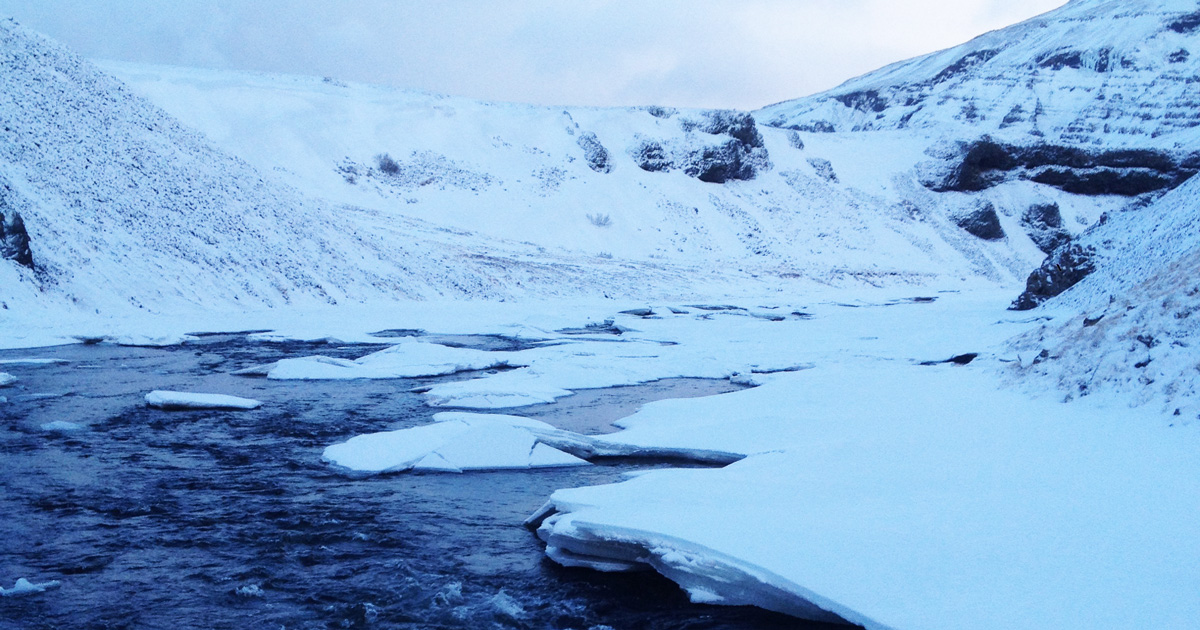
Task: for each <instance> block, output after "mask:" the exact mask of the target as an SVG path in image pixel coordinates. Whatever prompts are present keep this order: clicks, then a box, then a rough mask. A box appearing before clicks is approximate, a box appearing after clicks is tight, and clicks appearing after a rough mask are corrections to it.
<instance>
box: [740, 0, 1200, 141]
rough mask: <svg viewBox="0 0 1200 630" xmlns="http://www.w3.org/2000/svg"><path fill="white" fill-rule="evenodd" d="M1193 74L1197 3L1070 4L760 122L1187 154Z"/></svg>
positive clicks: (1194, 111)
mask: <svg viewBox="0 0 1200 630" xmlns="http://www.w3.org/2000/svg"><path fill="white" fill-rule="evenodd" d="M1198 75H1200V4H1198V3H1197V2H1195V0H1072V2H1070V3H1068V4H1067V5H1066V6H1064V7H1062V8H1060V9H1057V10H1055V11H1051V12H1050V13H1047V14H1045V15H1043V16H1040V17H1037V18H1034V19H1032V20H1029V21H1026V22H1023V23H1021V24H1017V25H1015V26H1011V27H1008V28H1005V29H1001V30H997V31H993V32H990V33H987V34H985V35H982V36H980V37H978V38H976V39H974V40H972V41H970V42H968V43H966V44H963V45H962V46H958V47H955V48H950V49H948V50H944V51H941V52H937V53H933V54H931V55H926V56H924V57H920V58H917V59H913V60H910V61H904V62H901V63H897V64H893V65H891V66H888V67H886V68H883V69H882V70H878V71H876V72H872V73H870V74H867V75H864V76H862V77H859V78H856V79H853V80H851V81H848V82H846V83H845V84H843V85H841V86H839V87H838V88H836V89H833V90H831V91H829V92H827V93H824V94H819V95H816V96H813V97H809V98H804V99H799V100H796V101H788V102H784V103H780V104H778V105H773V106H770V107H767V108H765V109H763V110H761V111H760V112H758V115H759V117H760V118H761V120H763V121H764V122H765V123H767V124H770V125H775V126H778V127H786V128H798V129H825V130H837V131H853V130H871V129H929V128H939V129H945V128H953V127H960V128H965V129H969V130H971V133H973V134H974V135H979V134H981V133H989V134H992V135H995V136H997V137H1001V136H1003V137H1005V138H1021V137H1025V138H1041V139H1044V140H1045V141H1046V142H1051V143H1065V144H1073V145H1086V144H1097V143H1099V144H1103V145H1104V146H1106V147H1109V148H1115V147H1118V146H1126V145H1132V146H1158V147H1174V148H1187V149H1192V148H1194V146H1195V143H1193V142H1191V141H1190V140H1191V138H1194V137H1195V134H1194V133H1185V132H1191V131H1193V130H1195V129H1196V128H1197V126H1198V125H1200V97H1197V95H1196V90H1195V82H1196V77H1197V76H1198ZM1181 133H1183V135H1182V136H1181V137H1180V138H1179V139H1175V138H1174V136H1175V135H1177V134H1181ZM1185 139H1186V141H1185Z"/></svg>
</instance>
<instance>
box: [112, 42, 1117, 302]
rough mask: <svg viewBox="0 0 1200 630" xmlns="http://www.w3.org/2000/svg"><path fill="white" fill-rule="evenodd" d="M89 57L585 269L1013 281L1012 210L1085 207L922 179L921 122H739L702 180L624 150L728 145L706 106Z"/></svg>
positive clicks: (281, 154)
mask: <svg viewBox="0 0 1200 630" xmlns="http://www.w3.org/2000/svg"><path fill="white" fill-rule="evenodd" d="M101 65H102V67H103V68H104V69H105V70H107V71H109V72H112V73H114V74H115V75H117V76H119V77H120V78H121V79H122V80H124V81H127V82H128V83H129V84H130V85H131V86H132V87H133V89H135V90H137V91H138V92H139V93H141V94H143V95H145V96H146V97H147V98H148V99H150V100H151V101H153V102H154V103H155V104H157V105H158V106H160V107H162V108H164V109H165V110H166V111H168V112H170V113H171V114H172V115H174V116H176V117H178V118H179V119H180V120H181V121H183V123H184V124H187V125H189V126H191V127H194V128H196V129H199V130H201V131H203V132H204V133H205V134H206V136H207V137H208V138H210V139H211V140H212V141H213V142H214V143H215V144H217V145H218V146H220V147H221V148H222V149H224V150H226V151H229V152H231V153H233V154H235V155H238V156H240V157H242V158H244V159H246V160H247V161H248V162H250V163H251V164H252V165H254V166H255V167H256V168H257V169H258V170H259V171H260V172H263V173H270V174H271V175H272V176H273V177H276V178H278V179H280V180H281V181H283V182H285V183H287V184H288V185H290V186H292V187H294V188H295V189H297V190H300V191H303V192H304V193H306V194H307V195H308V196H310V197H313V198H319V199H325V200H328V201H330V202H331V203H336V204H347V205H352V206H355V207H359V208H364V209H370V211H371V213H372V215H374V216H378V217H379V218H380V219H381V220H392V219H397V220H400V219H404V220H408V219H419V220H422V221H428V222H434V223H438V224H442V225H447V226H451V227H453V228H455V229H457V230H470V231H472V232H478V233H480V234H483V235H487V236H490V237H493V238H498V239H506V240H508V241H519V242H526V243H529V244H531V245H533V246H535V247H538V248H542V249H544V250H545V251H547V252H556V253H561V254H563V255H569V256H573V257H576V258H577V259H579V260H580V261H587V264H589V265H590V264H592V262H593V261H605V260H609V257H612V259H613V260H617V261H624V263H625V264H635V265H639V266H640V265H643V264H648V263H656V264H664V263H674V264H677V265H681V266H683V267H685V268H694V267H700V268H715V269H721V270H725V271H732V270H744V271H746V272H748V273H752V274H753V275H754V276H755V278H754V279H753V280H752V282H754V283H771V284H774V283H778V282H779V281H780V280H785V281H787V282H785V284H791V285H793V286H794V285H796V284H798V283H799V284H804V281H806V280H812V281H817V282H820V283H823V284H834V285H838V286H856V285H861V284H863V283H868V284H874V285H879V284H882V285H897V284H912V283H925V282H928V281H947V280H961V279H964V278H966V279H971V280H981V279H982V280H984V281H986V282H989V283H997V282H999V283H1003V282H1012V281H1019V280H1022V279H1023V278H1024V276H1025V275H1026V274H1027V273H1028V271H1029V270H1030V269H1031V268H1032V267H1033V266H1035V265H1036V263H1037V262H1038V261H1040V260H1041V258H1042V254H1041V253H1040V251H1038V250H1037V248H1036V247H1035V246H1034V245H1033V244H1032V242H1031V241H1030V240H1029V238H1028V237H1027V236H1026V235H1025V233H1024V230H1023V229H1022V228H1021V227H1020V226H1019V225H1018V221H1019V214H1020V212H1021V211H1023V210H1024V209H1025V208H1026V207H1028V205H1029V204H1031V203H1035V202H1038V201H1047V202H1048V201H1054V202H1057V203H1059V205H1060V206H1061V207H1062V208H1063V212H1064V214H1065V216H1067V217H1068V219H1070V220H1074V219H1075V218H1076V217H1077V216H1078V217H1080V218H1081V219H1082V220H1083V221H1084V222H1085V223H1086V222H1090V221H1092V220H1094V219H1095V218H1096V216H1098V214H1099V210H1098V209H1097V208H1096V207H1095V204H1096V203H1097V202H1096V200H1088V202H1087V203H1084V202H1082V201H1081V200H1079V199H1076V198H1075V196H1074V195H1067V194H1064V193H1061V191H1057V190H1055V189H1052V188H1049V187H1045V186H1040V185H1032V184H1031V185H1013V186H1006V187H1000V188H998V189H997V190H994V191H986V192H984V193H979V194H974V195H968V194H938V193H933V192H931V191H929V190H927V189H925V188H924V187H923V186H922V185H921V184H920V183H918V179H919V178H918V172H917V170H916V165H917V164H919V163H922V162H925V161H927V160H928V159H929V156H928V155H926V153H925V151H926V149H927V148H928V147H929V146H930V145H932V144H935V143H938V142H940V141H942V140H943V136H942V135H941V134H940V133H938V132H934V131H927V130H922V131H919V132H915V133H914V132H897V133H880V134H876V135H874V136H872V137H869V138H868V137H863V136H861V135H855V134H834V135H830V134H816V133H800V134H797V136H796V140H798V141H801V142H803V143H804V145H805V148H803V149H800V148H796V146H795V144H794V142H793V139H792V138H791V137H790V136H791V134H790V132H787V131H783V130H778V129H773V128H769V127H765V126H762V125H758V126H757V127H756V129H757V131H758V132H759V133H760V134H761V135H762V142H763V149H764V150H765V151H766V152H767V154H768V155H769V161H770V165H769V167H766V168H762V169H760V171H759V173H758V174H757V175H756V177H755V178H754V179H751V180H748V181H736V180H732V181H729V182H726V183H724V184H713V183H706V182H703V181H699V180H698V179H695V178H693V177H689V176H687V175H686V174H684V172H682V171H681V169H678V168H677V169H676V170H673V171H671V172H647V171H645V170H643V169H642V168H639V166H638V164H637V163H636V161H635V158H634V154H636V153H637V152H638V150H639V148H640V147H642V146H643V145H644V144H645V143H646V142H647V141H654V142H660V143H661V144H663V146H664V147H665V148H664V151H665V152H666V153H667V154H672V152H673V151H674V152H675V153H678V152H679V151H682V150H686V149H689V148H696V147H703V146H710V145H712V144H713V143H717V144H720V143H721V142H724V141H726V140H729V139H730V138H729V137H728V136H725V135H719V134H709V133H705V132H703V131H701V130H699V129H698V128H697V125H698V124H702V123H703V121H705V120H706V119H707V117H708V116H710V115H711V114H710V113H709V112H704V111H699V110H678V111H676V110H662V109H657V108H641V107H638V108H607V109H597V108H577V107H569V108H552V107H535V106H527V105H517V104H508V103H484V102H476V101H471V100H467V99H461V98H454V97H447V96H442V95H435V94H427V93H421V92H414V91H406V90H399V89H394V88H384V87H377V86H367V85H354V84H350V85H347V84H341V83H337V82H326V81H322V80H321V79H316V78H307V77H294V76H278V75H260V74H243V73H230V72H216V71H209V70H195V69H186V68H175V67H160V66H144V65H131V64H122V63H113V62H101ZM589 134H594V136H595V138H596V140H597V142H599V143H600V144H601V145H602V146H603V147H604V148H605V151H606V152H607V154H608V157H609V160H608V162H609V167H610V168H609V169H608V170H607V171H604V172H599V171H596V170H594V169H593V168H591V167H590V166H589V162H588V159H587V155H586V151H585V149H583V148H582V147H581V145H580V141H581V139H582V138H584V137H591V136H590V135H589ZM672 147H675V149H672ZM385 153H386V154H388V155H389V156H391V157H392V158H393V159H394V160H395V161H396V164H397V167H396V168H398V169H399V170H398V172H397V173H396V174H388V173H385V172H383V171H382V170H381V169H380V167H379V164H378V161H377V159H376V157H377V156H379V155H382V154H385ZM977 198H979V199H987V200H989V201H992V202H993V203H994V204H995V205H996V206H997V207H998V208H1000V210H1001V212H1002V214H1003V215H1004V219H1003V222H1004V225H1005V228H1006V229H1007V230H1008V231H1009V233H1010V238H1008V239H1005V240H1002V241H999V242H994V243H993V242H982V241H980V240H979V239H977V238H975V237H973V236H970V235H968V234H966V233H965V232H963V230H961V229H960V228H958V227H957V226H956V225H954V224H953V223H952V222H951V221H950V219H949V217H950V216H951V215H953V214H955V213H956V212H958V211H959V210H961V209H962V208H964V207H969V206H971V205H972V204H973V203H974V200H975V199H977ZM1099 203H1100V205H1101V209H1103V208H1107V207H1109V206H1113V205H1114V204H1117V203H1119V202H1116V201H1113V200H1100V201H1099ZM1067 227H1068V229H1071V230H1078V229H1079V228H1080V227H1081V225H1080V224H1079V223H1072V222H1071V221H1068V226H1067ZM705 291H706V292H707V293H708V294H709V295H712V294H713V293H711V292H710V291H709V290H705ZM609 293H610V294H611V291H609ZM644 297H651V295H648V294H646V295H644Z"/></svg>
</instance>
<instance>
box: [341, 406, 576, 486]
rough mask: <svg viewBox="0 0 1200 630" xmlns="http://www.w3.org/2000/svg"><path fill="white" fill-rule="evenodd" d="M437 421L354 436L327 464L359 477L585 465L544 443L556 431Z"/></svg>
mask: <svg viewBox="0 0 1200 630" xmlns="http://www.w3.org/2000/svg"><path fill="white" fill-rule="evenodd" d="M439 416H441V417H439V418H437V420H438V421H437V422H434V423H432V424H427V425H423V426H418V427H413V428H409V429H400V430H398V431H387V432H383V433H373V434H368V435H360V436H356V437H353V438H351V439H349V440H347V441H346V442H342V443H340V444H334V445H333V446H330V447H328V448H326V449H325V452H324V455H323V459H324V460H325V461H327V462H329V463H332V464H335V465H338V466H341V467H343V468H348V469H350V470H353V471H356V472H363V473H381V472H401V471H406V470H416V471H438V472H463V471H468V470H504V469H520V468H548V467H559V466H586V465H587V464H588V462H586V461H584V460H583V459H580V458H578V457H576V456H574V455H571V454H569V453H565V452H563V451H561V450H559V449H557V448H554V447H553V446H549V445H548V444H546V443H545V442H544V441H542V440H541V439H539V437H538V433H543V434H553V433H554V432H555V431H557V429H555V428H554V427H552V426H550V425H548V424H546V423H544V422H539V421H537V420H530V419H527V418H519V417H516V416H498V415H492V416H488V415H481V414H464V413H457V414H439Z"/></svg>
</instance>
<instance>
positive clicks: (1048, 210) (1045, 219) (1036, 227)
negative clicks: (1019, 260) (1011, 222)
mask: <svg viewBox="0 0 1200 630" xmlns="http://www.w3.org/2000/svg"><path fill="white" fill-rule="evenodd" d="M1021 225H1022V226H1024V227H1025V230H1026V232H1027V233H1028V234H1029V238H1031V239H1033V242H1034V244H1035V245H1037V246H1038V249H1040V250H1042V251H1043V252H1045V253H1047V254H1049V253H1051V252H1053V251H1054V250H1056V249H1058V248H1059V247H1062V246H1063V245H1066V244H1067V242H1069V241H1070V240H1071V234H1070V233H1068V232H1067V231H1066V230H1064V229H1063V227H1062V213H1061V212H1060V211H1059V208H1058V204H1056V203H1044V204H1037V205H1033V206H1030V207H1029V209H1028V210H1026V211H1025V213H1024V214H1022V215H1021Z"/></svg>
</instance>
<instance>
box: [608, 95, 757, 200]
mask: <svg viewBox="0 0 1200 630" xmlns="http://www.w3.org/2000/svg"><path fill="white" fill-rule="evenodd" d="M679 126H680V129H682V130H683V131H684V133H685V134H686V136H685V138H684V139H683V140H658V139H653V138H643V139H642V141H641V142H640V143H639V144H637V145H635V146H634V147H633V148H631V149H630V156H631V157H632V158H633V160H634V162H635V163H636V164H637V165H638V167H640V168H641V169H642V170H644V171H649V172H652V173H661V172H667V171H673V170H682V171H683V172H684V174H686V175H687V176H688V177H694V178H696V179H698V180H700V181H702V182H708V183H712V184H724V183H725V182H727V181H730V180H743V181H744V180H751V179H754V178H755V177H756V176H757V175H758V174H759V173H760V172H762V171H765V170H767V169H769V168H770V166H771V162H770V159H769V156H768V155H767V149H766V147H765V146H764V144H763V137H762V134H761V133H760V132H759V131H758V126H757V124H756V123H755V121H754V117H753V116H751V115H750V114H747V113H745V112H735V111H730V110H711V111H706V112H703V113H701V114H700V116H699V117H697V118H683V119H681V120H680V122H679Z"/></svg>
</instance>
